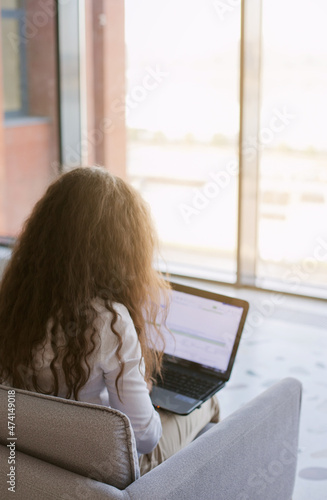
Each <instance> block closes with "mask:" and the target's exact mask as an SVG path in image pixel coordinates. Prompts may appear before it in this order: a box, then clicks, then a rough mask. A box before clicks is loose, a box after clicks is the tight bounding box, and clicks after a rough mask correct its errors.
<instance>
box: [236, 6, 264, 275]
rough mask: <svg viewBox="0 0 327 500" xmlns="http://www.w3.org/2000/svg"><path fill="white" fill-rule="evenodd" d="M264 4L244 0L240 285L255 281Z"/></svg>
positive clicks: (241, 82) (242, 32)
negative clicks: (262, 13)
mask: <svg viewBox="0 0 327 500" xmlns="http://www.w3.org/2000/svg"><path fill="white" fill-rule="evenodd" d="M261 3H262V0H246V1H245V0H243V2H242V15H241V50H240V135H239V217H238V252H237V283H238V285H254V284H255V277H256V253H257V220H258V217H257V214H258V179H259V168H258V167H259V148H258V136H259V126H260V60H261V9H262V5H261Z"/></svg>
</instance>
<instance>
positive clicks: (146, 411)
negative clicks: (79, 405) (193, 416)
mask: <svg viewBox="0 0 327 500" xmlns="http://www.w3.org/2000/svg"><path fill="white" fill-rule="evenodd" d="M115 309H116V310H117V313H118V320H117V321H116V323H115V330H116V331H117V332H118V333H119V334H120V335H121V339H122V347H121V350H120V356H121V361H122V362H124V371H123V374H122V376H121V377H120V379H119V381H118V389H119V396H120V398H119V396H118V393H117V389H116V386H115V381H116V377H117V375H118V373H119V371H120V366H121V365H120V363H119V361H118V359H117V356H116V355H114V356H113V353H112V335H113V334H112V331H111V327H110V322H111V317H110V318H109V317H108V319H107V321H106V322H105V325H104V329H103V330H102V331H103V335H102V339H101V342H102V344H101V351H102V352H101V366H102V370H103V376H104V380H105V385H106V387H107V389H108V393H109V404H110V406H111V407H112V408H116V409H117V410H120V411H122V412H123V413H125V415H127V416H128V417H129V419H130V421H131V424H132V428H133V431H134V435H135V439H136V447H137V451H138V452H139V453H150V452H151V451H152V450H153V449H154V448H155V446H156V445H157V443H158V441H159V439H160V436H161V432H162V428H161V420H160V416H159V413H158V412H157V411H156V410H155V409H154V407H153V406H152V403H151V399H150V396H149V391H148V388H147V384H146V382H145V380H144V373H145V370H144V360H143V358H142V353H141V346H140V342H139V340H138V337H137V333H136V330H135V327H134V324H133V321H132V319H131V317H130V315H129V313H128V311H127V309H126V307H124V306H122V305H117V306H115ZM109 336H110V337H111V342H110V343H107V342H106V339H107V338H108V337H109Z"/></svg>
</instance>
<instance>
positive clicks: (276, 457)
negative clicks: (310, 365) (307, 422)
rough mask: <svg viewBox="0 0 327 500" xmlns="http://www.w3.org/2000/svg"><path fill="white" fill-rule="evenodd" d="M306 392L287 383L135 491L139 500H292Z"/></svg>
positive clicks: (136, 486)
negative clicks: (301, 412)
mask: <svg viewBox="0 0 327 500" xmlns="http://www.w3.org/2000/svg"><path fill="white" fill-rule="evenodd" d="M301 391H302V386H301V384H300V382H299V381H297V380H295V379H293V378H287V379H284V380H282V381H281V382H279V383H277V384H276V385H274V386H273V387H271V388H270V389H268V390H267V391H265V392H264V393H262V394H261V395H260V396H258V397H257V398H255V399H253V400H252V401H251V402H249V403H248V404H246V405H245V406H243V407H242V408H241V409H239V410H238V411H236V412H235V413H233V414H232V415H230V416H229V417H228V418H226V419H225V420H223V421H222V422H221V423H219V424H217V425H216V426H215V427H214V428H213V429H211V430H209V431H208V432H206V433H205V434H203V435H202V436H200V437H199V438H198V439H196V440H195V441H193V442H192V443H191V444H189V445H188V446H187V447H185V448H184V449H183V450H181V451H180V452H179V453H177V454H176V455H174V456H173V457H171V458H170V459H168V460H167V461H166V462H164V463H163V464H161V465H159V466H158V467H156V468H155V469H153V470H152V471H150V472H148V473H147V474H145V475H144V476H142V477H141V478H140V479H138V480H137V481H135V482H134V483H132V484H131V485H129V486H128V487H127V488H126V490H125V493H127V494H128V497H129V498H130V499H133V500H138V499H140V498H142V500H150V499H153V498H156V499H157V500H160V499H162V500H163V499H165V500H168V499H169V500H175V499H176V500H183V499H185V500H186V499H187V500H190V499H199V498H201V499H208V500H209V499H210V500H212V499H213V498H214V499H215V500H226V499H233V500H253V498H264V499H265V500H276V498H278V500H290V498H291V496H292V492H293V488H294V481H295V471H296V463H297V447H298V433H299V416H300V405H301Z"/></svg>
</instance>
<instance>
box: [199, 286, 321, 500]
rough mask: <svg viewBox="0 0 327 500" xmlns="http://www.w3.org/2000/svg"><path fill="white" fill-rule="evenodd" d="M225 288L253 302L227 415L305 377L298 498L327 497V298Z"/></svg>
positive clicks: (224, 403) (224, 402) (223, 400)
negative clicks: (269, 390) (278, 386)
mask: <svg viewBox="0 0 327 500" xmlns="http://www.w3.org/2000/svg"><path fill="white" fill-rule="evenodd" d="M204 287H205V285H204ZM207 288H208V286H207ZM210 288H211V289H213V287H212V286H211V287H210ZM219 291H220V292H221V293H225V294H229V295H238V296H240V297H242V298H245V299H247V300H248V301H249V302H250V307H251V313H250V314H249V324H248V327H247V329H246V330H245V332H244V338H243V339H242V341H241V344H240V347H239V351H238V354H237V359H236V363H235V366H234V369H233V372H232V376H231V380H230V382H229V383H228V384H227V386H226V387H225V388H224V389H223V390H222V391H221V392H220V393H219V401H220V406H221V412H222V418H225V417H226V416H227V415H229V414H230V413H232V412H233V411H235V410H236V409H237V408H239V407H240V406H241V405H242V404H244V403H246V402H248V401H249V400H250V399H252V398H253V397H255V396H256V395H258V394H260V393H261V392H263V391H264V390H265V389H266V388H267V387H269V386H270V385H272V384H273V383H274V382H276V381H278V380H280V379H281V378H284V377H289V376H291V377H295V378H297V379H299V380H300V381H301V382H302V384H303V399H302V413H301V427H300V442H299V455H298V470H297V476H296V484H295V490H294V494H293V500H327V305H326V303H325V302H322V301H320V302H319V301H312V300H305V299H297V298H296V299H294V298H290V297H286V296H283V295H281V296H280V297H279V298H280V302H279V305H278V306H277V305H276V297H275V295H274V294H268V293H264V292H262V293H259V292H252V291H247V290H241V291H235V290H233V289H226V288H225V287H224V288H220V290H219ZM263 500H264V499H263Z"/></svg>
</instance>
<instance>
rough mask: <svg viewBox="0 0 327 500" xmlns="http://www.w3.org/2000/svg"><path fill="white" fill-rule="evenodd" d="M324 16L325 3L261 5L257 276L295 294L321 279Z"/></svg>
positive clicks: (326, 203)
mask: <svg viewBox="0 0 327 500" xmlns="http://www.w3.org/2000/svg"><path fill="white" fill-rule="evenodd" d="M281 12H282V13H283V15H282V16H281ZM326 18H327V3H326V2H325V1H324V0H317V1H316V2H315V8H312V4H311V3H310V1H309V0H301V1H298V0H289V1H288V2H283V1H282V0H275V1H274V2H270V1H268V0H264V2H263V73H262V75H263V81H262V114H261V131H260V138H259V144H258V147H259V148H260V150H261V167H260V175H261V179H260V204H259V238H258V244H259V248H258V276H259V277H261V278H265V279H270V280H278V281H279V282H280V281H281V282H282V283H283V284H284V286H286V287H287V288H288V289H290V290H291V291H293V292H296V293H301V292H304V293H305V288H306V287H307V286H309V285H310V286H311V285H314V286H318V287H321V288H323V287H325V285H326V281H327V222H326V221H327V169H326V162H327V146H326V127H325V120H326V115H327V93H326V83H327V65H326V60H327V31H326V26H325V19H326ZM276 26H278V29H276Z"/></svg>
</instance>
